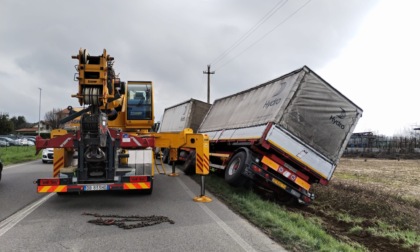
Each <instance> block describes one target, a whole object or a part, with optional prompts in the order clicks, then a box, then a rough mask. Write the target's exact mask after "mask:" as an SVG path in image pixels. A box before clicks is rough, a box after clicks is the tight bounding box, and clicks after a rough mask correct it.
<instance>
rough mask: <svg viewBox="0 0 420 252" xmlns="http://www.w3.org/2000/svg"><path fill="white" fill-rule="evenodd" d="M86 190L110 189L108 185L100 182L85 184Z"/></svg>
mask: <svg viewBox="0 0 420 252" xmlns="http://www.w3.org/2000/svg"><path fill="white" fill-rule="evenodd" d="M84 190H85V191H105V190H108V185H106V184H100V185H85V188H84Z"/></svg>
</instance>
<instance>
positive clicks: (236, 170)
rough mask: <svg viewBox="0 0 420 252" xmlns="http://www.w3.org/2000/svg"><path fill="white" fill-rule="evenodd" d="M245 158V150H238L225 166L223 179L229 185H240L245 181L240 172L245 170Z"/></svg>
mask: <svg viewBox="0 0 420 252" xmlns="http://www.w3.org/2000/svg"><path fill="white" fill-rule="evenodd" d="M246 159H247V157H246V153H245V151H241V152H238V153H236V154H235V155H234V156H233V157H232V158H231V159H230V161H229V163H228V165H227V166H226V168H225V181H226V182H227V183H228V184H230V185H231V186H235V187H238V186H242V185H243V184H244V183H245V182H246V179H245V177H244V176H242V173H243V171H244V170H245V161H246Z"/></svg>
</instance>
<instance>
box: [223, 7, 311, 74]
mask: <svg viewBox="0 0 420 252" xmlns="http://www.w3.org/2000/svg"><path fill="white" fill-rule="evenodd" d="M311 1H312V0H308V1H307V2H305V3H304V4H303V5H302V6H300V7H299V8H298V9H297V10H295V11H294V12H293V13H291V14H290V15H289V16H287V17H286V18H285V19H284V20H283V21H281V22H280V23H279V24H278V25H276V26H275V27H274V28H273V29H271V30H270V31H269V32H267V33H266V34H264V35H263V36H262V37H260V38H259V39H258V40H256V41H255V42H254V43H252V44H251V45H250V46H248V47H247V48H245V49H244V50H243V51H242V52H240V53H239V54H237V55H236V56H235V57H233V58H232V59H230V60H228V61H227V62H225V63H224V64H223V65H221V66H219V67H218V68H216V70H219V69H221V68H222V67H224V66H226V65H227V64H229V63H230V62H231V61H233V60H234V59H236V58H237V57H239V56H241V55H242V54H243V53H244V52H246V51H247V50H248V49H250V48H251V47H253V46H254V45H256V44H257V43H258V42H260V41H261V40H263V39H264V38H265V37H267V36H268V35H269V34H270V33H272V32H273V31H274V30H275V29H277V28H278V27H280V26H281V25H282V24H284V23H285V22H286V21H287V20H289V19H290V18H292V17H293V16H294V15H296V14H297V13H298V12H299V11H301V10H302V9H303V8H304V7H305V6H306V5H308V4H309V3H310V2H311Z"/></svg>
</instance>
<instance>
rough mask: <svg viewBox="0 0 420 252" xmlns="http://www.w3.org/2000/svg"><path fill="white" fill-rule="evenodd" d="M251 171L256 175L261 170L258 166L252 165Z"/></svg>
mask: <svg viewBox="0 0 420 252" xmlns="http://www.w3.org/2000/svg"><path fill="white" fill-rule="evenodd" d="M252 170H253V171H254V172H257V173H260V172H261V169H260V168H259V167H258V166H256V165H252Z"/></svg>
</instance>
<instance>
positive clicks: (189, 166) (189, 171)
mask: <svg viewBox="0 0 420 252" xmlns="http://www.w3.org/2000/svg"><path fill="white" fill-rule="evenodd" d="M182 171H183V172H184V173H185V174H186V175H194V174H195V151H191V152H190V154H188V157H187V159H186V160H185V163H184V165H183V166H182Z"/></svg>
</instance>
